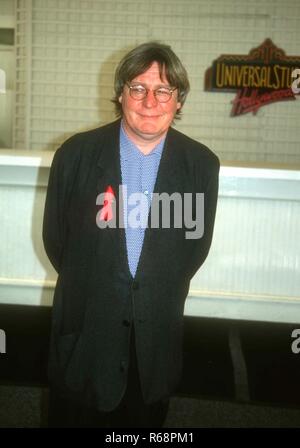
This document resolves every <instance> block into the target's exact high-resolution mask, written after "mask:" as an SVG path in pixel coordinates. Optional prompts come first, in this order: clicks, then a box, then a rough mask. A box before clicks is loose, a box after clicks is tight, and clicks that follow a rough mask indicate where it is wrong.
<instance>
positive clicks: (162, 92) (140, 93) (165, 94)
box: [126, 84, 177, 103]
mask: <svg viewBox="0 0 300 448" xmlns="http://www.w3.org/2000/svg"><path fill="white" fill-rule="evenodd" d="M126 85H127V86H128V88H129V94H130V96H131V98H133V99H134V100H136V101H141V100H143V99H145V98H146V97H147V95H148V93H149V91H150V90H152V89H147V88H146V87H144V86H142V85H140V84H136V85H133V86H131V85H130V84H126ZM175 90H177V88H176V87H175V88H173V89H171V88H168V87H158V88H157V89H154V90H152V92H153V94H154V96H155V98H156V99H157V101H158V102H159V103H167V102H168V101H170V99H171V98H172V94H173V92H174V91H175Z"/></svg>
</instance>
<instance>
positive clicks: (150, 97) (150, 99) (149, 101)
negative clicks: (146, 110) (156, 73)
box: [144, 90, 157, 107]
mask: <svg viewBox="0 0 300 448" xmlns="http://www.w3.org/2000/svg"><path fill="white" fill-rule="evenodd" d="M156 105H157V99H156V96H155V95H154V92H153V90H148V94H147V96H146V98H145V99H144V106H145V107H155V106H156Z"/></svg>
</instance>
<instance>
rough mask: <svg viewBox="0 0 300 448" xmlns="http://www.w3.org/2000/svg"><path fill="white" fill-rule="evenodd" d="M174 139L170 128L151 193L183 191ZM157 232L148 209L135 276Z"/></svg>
mask: <svg viewBox="0 0 300 448" xmlns="http://www.w3.org/2000/svg"><path fill="white" fill-rule="evenodd" d="M174 137H175V136H174V134H173V130H172V128H171V129H170V130H169V131H168V134H167V137H166V141H165V145H164V148H163V152H162V156H161V160H160V164H159V169H158V173H157V178H156V182H155V185H154V189H153V193H159V194H161V193H167V194H169V195H172V193H175V192H182V191H184V157H183V154H182V151H181V148H179V147H178V145H177V144H176V138H174ZM157 230H159V229H151V207H150V210H149V216H148V227H147V228H146V230H145V236H144V242H143V247H142V252H141V255H140V259H139V264H138V267H137V272H136V276H137V275H138V273H140V272H142V271H143V266H144V263H145V260H146V259H147V255H148V253H149V248H150V246H151V237H152V235H153V232H156V231H157ZM153 249H155V248H151V250H153Z"/></svg>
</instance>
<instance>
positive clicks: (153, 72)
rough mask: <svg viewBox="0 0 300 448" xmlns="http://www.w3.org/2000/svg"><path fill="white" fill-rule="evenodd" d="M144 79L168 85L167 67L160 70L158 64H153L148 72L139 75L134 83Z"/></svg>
mask: <svg viewBox="0 0 300 448" xmlns="http://www.w3.org/2000/svg"><path fill="white" fill-rule="evenodd" d="M143 78H149V79H155V80H160V81H162V82H164V83H168V80H167V78H166V74H165V67H161V69H160V67H159V64H158V62H153V63H152V64H151V65H150V67H149V68H148V69H147V70H145V71H144V72H143V73H140V74H139V75H137V76H136V77H135V78H134V79H133V80H132V81H134V80H139V79H143Z"/></svg>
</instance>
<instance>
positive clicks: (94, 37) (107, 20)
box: [14, 0, 300, 164]
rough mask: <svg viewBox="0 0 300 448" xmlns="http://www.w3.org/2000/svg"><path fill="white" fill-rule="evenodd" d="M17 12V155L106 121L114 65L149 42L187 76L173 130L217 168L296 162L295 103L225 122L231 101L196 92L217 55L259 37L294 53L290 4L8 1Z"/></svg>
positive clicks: (298, 47) (298, 7)
mask: <svg viewBox="0 0 300 448" xmlns="http://www.w3.org/2000/svg"><path fill="white" fill-rule="evenodd" d="M16 14H17V25H16V44H17V47H16V55H17V60H16V64H17V92H16V116H15V135H14V146H15V147H16V148H23V149H24V148H25V149H27V148H28V149H34V150H40V149H50V150H55V149H56V148H57V146H58V145H59V144H60V143H61V142H62V141H63V140H65V138H66V137H67V136H69V135H71V134H73V133H75V132H77V131H80V130H83V129H88V128H92V127H95V126H98V125H99V124H103V123H105V122H108V121H110V120H112V119H113V118H114V114H113V106H112V104H111V103H110V98H111V96H112V79H113V72H114V68H115V65H116V63H117V61H118V60H119V59H120V57H121V56H122V55H123V54H124V53H125V52H126V51H127V50H128V49H129V48H131V47H132V46H134V45H136V44H139V43H141V42H144V41H147V40H150V39H155V40H161V41H163V42H166V43H168V44H170V45H171V46H172V47H173V49H174V50H175V52H176V53H177V54H178V55H179V56H180V58H181V59H182V61H183V62H184V64H185V66H186V68H187V70H188V73H189V75H190V81H191V93H190V95H189V98H188V100H187V103H186V105H185V110H184V115H183V118H182V120H181V122H178V124H177V127H178V129H180V130H182V131H183V132H186V133H187V134H188V135H190V136H191V137H193V138H195V139H197V140H199V141H202V142H203V143H205V144H207V145H208V146H209V147H211V148H212V149H213V150H214V151H215V152H216V153H217V154H218V155H219V156H220V157H221V159H222V161H223V162H224V161H226V160H237V161H248V162H256V161H267V162H270V163H271V162H278V163H283V164H285V163H293V164H295V163H299V162H300V149H299V140H300V127H299V108H300V101H290V102H281V103H274V104H272V105H269V106H266V107H263V108H261V109H260V110H259V111H258V113H257V114H256V115H255V116H254V115H252V114H246V115H244V116H239V117H236V118H232V117H230V110H231V101H232V100H233V98H234V96H235V94H234V93H210V92H204V89H203V83H204V73H205V70H206V68H208V67H209V66H210V65H211V63H212V61H213V60H214V59H216V58H217V57H218V56H219V55H220V54H222V53H237V54H247V53H248V52H249V50H250V49H251V48H253V47H256V46H258V45H259V44H261V43H262V41H263V40H264V39H265V38H267V37H269V38H271V39H272V40H273V42H274V43H275V44H276V45H278V46H279V47H281V48H283V49H284V50H285V51H286V53H287V54H288V55H300V34H299V23H300V2H299V0H285V1H284V2H282V1H281V0H253V1H249V0H248V1H247V0H185V1H184V0H181V1H178V0H132V1H127V0H123V1H122V0H118V1H112V0H107V1H105V0H104V1H102V0H85V1H81V0H57V1H55V0H32V1H31V0H17V1H16Z"/></svg>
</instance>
